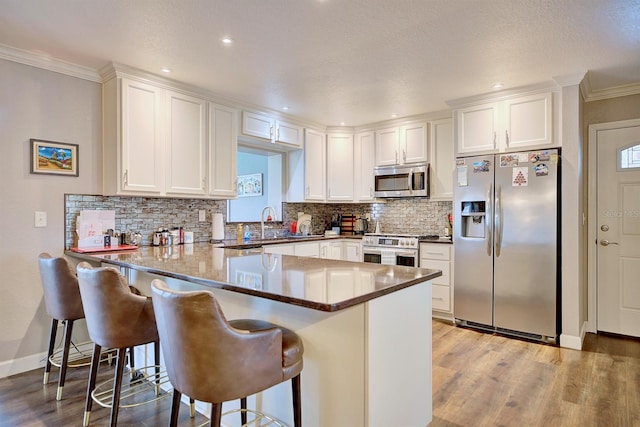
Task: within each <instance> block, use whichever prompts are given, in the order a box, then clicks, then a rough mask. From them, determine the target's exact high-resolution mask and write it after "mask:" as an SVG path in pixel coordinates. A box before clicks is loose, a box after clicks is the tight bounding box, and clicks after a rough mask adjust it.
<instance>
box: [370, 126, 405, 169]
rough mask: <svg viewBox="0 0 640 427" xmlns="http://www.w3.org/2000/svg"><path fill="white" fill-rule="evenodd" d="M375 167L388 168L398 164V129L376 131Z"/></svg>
mask: <svg viewBox="0 0 640 427" xmlns="http://www.w3.org/2000/svg"><path fill="white" fill-rule="evenodd" d="M375 141H376V154H375V156H376V165H377V166H390V165H397V164H398V162H399V156H398V146H399V145H400V128H397V127H395V128H389V129H382V130H379V131H376V138H375Z"/></svg>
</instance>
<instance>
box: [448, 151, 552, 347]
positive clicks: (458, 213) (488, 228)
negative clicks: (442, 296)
mask: <svg viewBox="0 0 640 427" xmlns="http://www.w3.org/2000/svg"><path fill="white" fill-rule="evenodd" d="M559 166H560V156H559V151H558V150H557V149H553V150H540V151H530V152H522V153H508V154H496V155H486V156H478V157H466V158H458V159H456V172H455V181H454V186H455V196H454V205H453V210H454V238H453V250H454V316H455V318H456V321H457V322H458V323H459V324H464V325H467V326H471V327H477V328H481V329H489V330H493V331H498V332H502V333H506V334H515V335H519V336H524V337H526V338H530V339H539V340H543V341H547V342H548V341H555V339H556V337H557V334H558V331H559V323H558V322H559V315H558V307H559V304H558V302H559V274H558V272H559V259H558V254H559V232H558V223H559V218H560V202H559V201H560V198H559V195H560V193H559V188H560V185H559V180H560V174H559Z"/></svg>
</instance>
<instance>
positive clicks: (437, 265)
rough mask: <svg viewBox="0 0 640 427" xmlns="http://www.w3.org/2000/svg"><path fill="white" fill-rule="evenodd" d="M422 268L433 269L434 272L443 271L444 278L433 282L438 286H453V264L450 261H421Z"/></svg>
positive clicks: (438, 278) (437, 278) (432, 281)
mask: <svg viewBox="0 0 640 427" xmlns="http://www.w3.org/2000/svg"><path fill="white" fill-rule="evenodd" d="M420 267H422V268H431V269H433V270H442V276H440V277H436V278H435V279H433V280H431V283H433V284H436V285H444V286H449V285H451V262H449V261H433V260H430V259H424V258H422V259H420Z"/></svg>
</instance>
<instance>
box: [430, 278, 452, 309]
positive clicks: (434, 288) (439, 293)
mask: <svg viewBox="0 0 640 427" xmlns="http://www.w3.org/2000/svg"><path fill="white" fill-rule="evenodd" d="M449 289H450V288H449V286H442V285H435V284H434V285H431V304H432V305H433V309H434V310H440V311H451V294H450V293H449Z"/></svg>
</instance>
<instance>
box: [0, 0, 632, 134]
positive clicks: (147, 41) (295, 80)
mask: <svg viewBox="0 0 640 427" xmlns="http://www.w3.org/2000/svg"><path fill="white" fill-rule="evenodd" d="M225 35H228V36H230V37H232V38H233V40H234V44H233V45H232V46H231V47H225V46H223V45H222V43H221V42H220V38H221V37H222V36H225ZM0 44H4V45H8V46H11V47H15V48H19V49H23V50H26V51H29V52H33V53H37V54H42V55H47V56H50V57H53V58H56V59H60V60H63V61H68V62H71V63H73V64H78V65H83V66H86V67H90V68H93V69H99V68H101V67H103V66H104V65H106V64H107V63H110V62H116V63H121V64H125V65H128V66H131V67H135V68H139V69H142V70H146V71H149V72H151V73H155V74H160V71H159V70H160V68H161V67H168V68H171V69H172V70H173V72H172V73H171V75H170V78H172V79H176V80H180V81H183V82H185V83H189V84H192V85H196V86H200V87H203V88H206V89H208V90H210V91H212V92H215V93H218V94H220V95H223V96H225V97H228V98H233V99H236V100H238V101H242V102H247V103H251V104H257V105H262V106H265V107H268V108H271V109H274V110H281V108H282V107H283V106H285V105H287V106H289V110H288V112H287V113H288V114H292V115H295V116H299V117H302V118H306V119H309V120H313V121H316V122H319V123H323V124H327V125H338V124H340V123H341V122H344V123H345V125H347V126H357V125H361V124H364V123H371V122H376V121H380V120H386V119H389V118H390V115H391V114H393V113H395V114H398V115H399V116H407V115H412V114H419V113H426V112H431V111H437V110H442V109H445V108H447V105H446V103H445V101H446V100H449V99H455V98H460V97H466V96H471V95H477V94H481V93H485V92H490V91H491V86H492V84H493V83H494V82H496V81H500V82H504V84H505V88H510V87H518V86H524V85H528V84H534V83H540V82H546V81H550V80H551V79H552V78H553V77H555V76H562V75H569V74H575V73H579V72H585V71H589V74H588V76H589V80H590V86H591V89H592V90H598V89H604V88H610V87H614V86H622V85H628V84H634V83H638V82H640V0H638V1H636V0H633V1H630V0H628V1H612V0H322V1H321V0H0Z"/></svg>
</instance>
